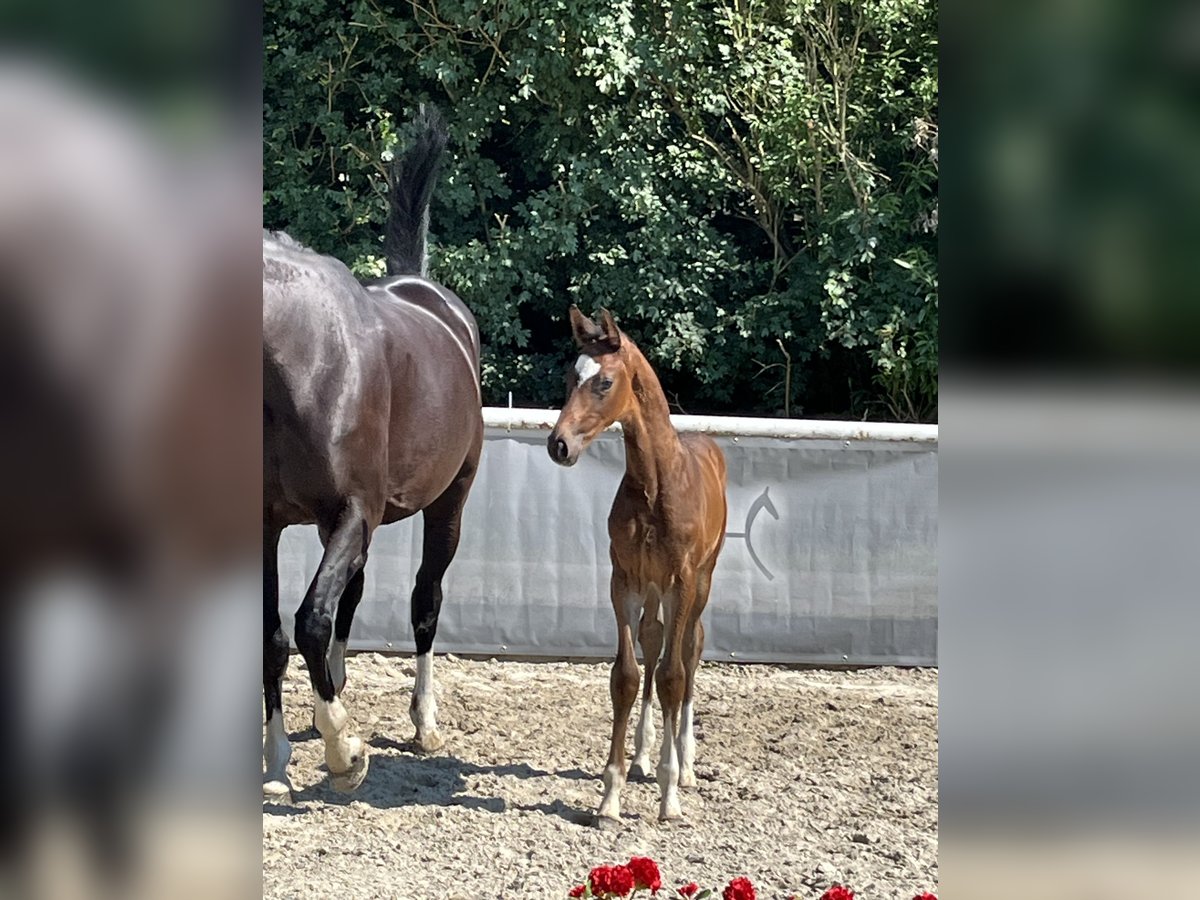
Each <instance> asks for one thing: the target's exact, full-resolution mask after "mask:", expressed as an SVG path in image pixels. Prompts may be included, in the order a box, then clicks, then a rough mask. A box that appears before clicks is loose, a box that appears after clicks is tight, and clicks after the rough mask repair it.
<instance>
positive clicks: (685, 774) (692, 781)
mask: <svg viewBox="0 0 1200 900" xmlns="http://www.w3.org/2000/svg"><path fill="white" fill-rule="evenodd" d="M679 786H680V787H681V788H694V787H695V786H696V773H695V772H694V771H692V770H691V769H684V770H683V771H682V772H680V773H679Z"/></svg>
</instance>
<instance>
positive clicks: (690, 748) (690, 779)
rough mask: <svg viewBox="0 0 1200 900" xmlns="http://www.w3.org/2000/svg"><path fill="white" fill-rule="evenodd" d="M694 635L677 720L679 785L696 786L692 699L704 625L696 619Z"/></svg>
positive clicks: (702, 650) (701, 648)
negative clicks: (681, 704)
mask: <svg viewBox="0 0 1200 900" xmlns="http://www.w3.org/2000/svg"><path fill="white" fill-rule="evenodd" d="M693 634H694V637H693V641H692V646H691V647H690V651H691V652H690V653H688V660H687V686H686V687H685V688H684V690H683V712H682V713H681V715H680V722H679V786H680V787H695V786H696V735H695V733H694V732H693V730H692V699H693V698H694V696H695V691H696V670H697V669H698V668H699V667H700V656H701V654H703V653H704V626H703V625H702V624H701V623H700V620H699V619H697V620H696V627H695V630H694V632H693Z"/></svg>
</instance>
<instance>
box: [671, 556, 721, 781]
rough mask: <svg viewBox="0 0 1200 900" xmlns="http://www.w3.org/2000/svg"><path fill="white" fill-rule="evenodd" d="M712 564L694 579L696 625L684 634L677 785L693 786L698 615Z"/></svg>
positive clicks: (700, 635) (700, 639)
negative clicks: (684, 671)
mask: <svg viewBox="0 0 1200 900" xmlns="http://www.w3.org/2000/svg"><path fill="white" fill-rule="evenodd" d="M715 566H716V560H715V558H714V560H713V563H712V565H710V566H709V568H708V569H707V570H706V571H704V572H701V573H700V575H699V576H698V578H697V579H696V606H695V610H694V615H695V617H696V621H695V625H694V626H693V627H692V632H691V634H690V635H686V636H685V640H684V648H685V651H686V652H685V660H684V663H685V665H686V667H687V681H686V682H685V686H684V689H683V708H682V710H681V712H680V722H679V786H680V787H695V786H696V735H695V732H694V730H693V727H692V712H693V710H692V701H693V700H694V698H695V695H696V670H697V669H699V668H700V657H701V656H702V655H703V654H704V625H703V623H702V622H701V621H700V616H701V614H702V613H703V612H704V608H705V607H706V606H707V605H708V592H709V589H710V588H711V587H712V573H713V568H714V567H715Z"/></svg>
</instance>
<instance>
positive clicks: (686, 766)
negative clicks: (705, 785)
mask: <svg viewBox="0 0 1200 900" xmlns="http://www.w3.org/2000/svg"><path fill="white" fill-rule="evenodd" d="M679 786H680V787H695V786H696V736H695V734H694V733H693V731H692V701H691V700H688V701H686V702H685V703H684V704H683V718H682V721H681V722H680V723H679Z"/></svg>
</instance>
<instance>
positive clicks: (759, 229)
mask: <svg viewBox="0 0 1200 900" xmlns="http://www.w3.org/2000/svg"><path fill="white" fill-rule="evenodd" d="M936 17H937V5H936V3H934V2H931V0H866V2H853V3H846V2H838V0H815V2H814V0H786V2H776V0H748V2H741V0H739V2H725V0H682V2H670V3H664V2H657V0H656V2H638V0H632V2H630V0H623V2H617V3H613V2H611V0H582V2H574V0H572V2H567V0H549V2H547V0H511V2H505V3H485V4H477V3H464V2H461V0H420V2H412V3H398V4H389V3H379V2H375V0H353V2H342V0H331V2H325V0H268V2H267V4H266V18H265V20H264V22H265V24H264V34H263V48H264V56H263V65H264V68H263V159H264V175H263V188H264V193H263V217H264V222H265V224H266V225H267V227H270V228H283V229H286V230H287V231H288V232H289V233H290V234H292V235H293V236H294V237H296V238H298V239H299V240H301V241H303V242H305V243H308V244H310V245H311V246H313V247H314V248H316V249H317V250H319V251H321V252H324V253H329V254H332V255H333V256H336V257H337V258H339V259H342V260H344V261H345V262H346V263H347V264H349V265H350V266H351V267H352V268H353V269H354V270H355V271H356V272H357V273H358V274H360V275H380V274H382V273H383V258H382V243H381V237H380V236H381V234H382V230H383V221H384V218H385V215H386V208H387V207H386V203H385V201H384V197H383V191H384V184H385V181H384V173H385V168H386V163H385V161H386V159H388V158H389V154H390V152H391V149H392V148H393V147H394V146H395V144H396V142H397V139H398V131H399V132H402V131H403V126H404V125H405V124H406V123H408V122H409V121H410V120H411V118H412V115H413V113H414V112H415V109H416V106H417V105H418V104H420V103H423V102H431V103H434V104H436V105H437V106H438V107H439V108H440V109H441V110H442V112H443V113H444V114H445V117H446V119H447V120H448V122H449V125H450V131H451V136H452V137H451V144H450V148H449V159H448V160H447V163H446V166H445V169H444V173H443V177H442V179H441V182H440V184H439V187H438V189H437V191H436V192H435V198H434V203H433V208H432V211H431V213H430V226H431V229H432V234H433V241H432V245H431V271H432V274H433V276H434V277H435V278H437V279H438V280H440V281H442V282H444V283H445V284H447V285H450V286H451V287H452V288H453V289H454V290H455V291H456V292H458V293H459V294H460V295H461V296H462V298H463V299H464V300H465V301H466V303H467V305H468V306H469V307H470V308H471V309H472V310H473V311H474V313H475V315H476V317H477V318H478V320H479V324H480V332H481V334H482V337H483V344H484V346H483V382H484V402H485V404H486V405H493V406H504V405H507V403H508V396H509V393H510V392H511V394H512V399H513V403H514V404H515V405H516V406H536V407H543V408H545V407H550V406H557V405H558V404H559V403H561V401H562V394H563V368H564V364H565V362H566V361H567V357H568V356H573V354H572V353H571V340H570V333H569V329H568V328H567V327H566V311H567V307H568V306H569V305H570V304H571V303H578V304H579V305H580V307H581V308H582V309H584V310H586V311H589V312H590V311H591V310H593V309H596V308H598V307H601V306H606V307H608V308H609V309H610V310H611V311H612V312H613V313H614V315H616V317H617V319H618V320H619V322H620V324H621V327H622V328H623V329H625V330H626V331H628V332H629V333H630V334H631V335H632V336H633V337H634V339H635V340H636V341H637V342H638V344H639V346H640V347H641V348H642V349H643V350H644V351H645V352H646V353H647V355H648V357H649V359H650V360H651V362H652V363H653V364H654V366H655V369H656V371H657V372H658V374H659V376H660V378H661V379H662V381H663V385H664V388H665V390H666V392H667V397H668V399H669V400H670V401H671V403H672V409H673V411H675V412H687V413H693V414H695V413H738V414H742V415H756V414H757V415H766V416H793V417H808V418H842V419H846V418H849V419H872V420H885V421H906V422H932V421H936V418H937V362H938V351H937V344H938V274H937V230H938V208H937V184H938V96H937V77H938V36H937V18H936Z"/></svg>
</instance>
